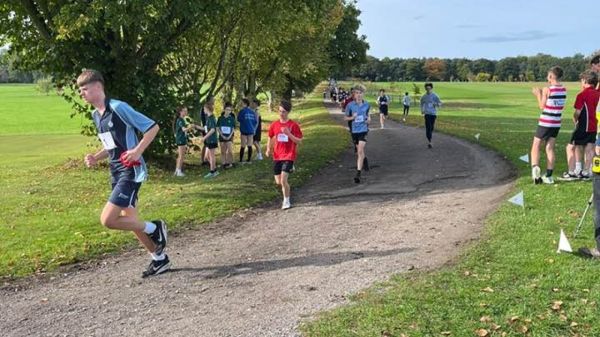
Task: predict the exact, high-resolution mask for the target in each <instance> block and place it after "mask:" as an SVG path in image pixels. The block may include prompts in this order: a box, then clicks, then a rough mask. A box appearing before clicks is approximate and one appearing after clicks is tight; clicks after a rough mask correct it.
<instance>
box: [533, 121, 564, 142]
mask: <svg viewBox="0 0 600 337" xmlns="http://www.w3.org/2000/svg"><path fill="white" fill-rule="evenodd" d="M558 131H560V128H548V127H545V126H539V125H538V127H537V130H536V131H535V137H536V138H539V139H543V140H548V139H549V138H556V137H557V136H558Z"/></svg>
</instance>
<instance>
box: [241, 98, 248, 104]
mask: <svg viewBox="0 0 600 337" xmlns="http://www.w3.org/2000/svg"><path fill="white" fill-rule="evenodd" d="M242 103H244V104H245V105H246V106H249V105H250V101H249V100H248V99H247V98H242Z"/></svg>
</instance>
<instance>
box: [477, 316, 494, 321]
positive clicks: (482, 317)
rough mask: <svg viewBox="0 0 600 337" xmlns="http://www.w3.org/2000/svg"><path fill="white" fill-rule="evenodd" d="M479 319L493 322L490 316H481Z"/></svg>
mask: <svg viewBox="0 0 600 337" xmlns="http://www.w3.org/2000/svg"><path fill="white" fill-rule="evenodd" d="M479 321H480V322H481V323H488V322H491V321H492V319H491V318H490V316H481V318H480V319H479Z"/></svg>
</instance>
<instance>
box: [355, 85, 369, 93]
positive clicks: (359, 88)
mask: <svg viewBox="0 0 600 337" xmlns="http://www.w3.org/2000/svg"><path fill="white" fill-rule="evenodd" d="M354 91H360V92H363V93H364V92H365V91H367V88H366V87H365V86H364V85H362V84H358V85H356V86H355V87H354Z"/></svg>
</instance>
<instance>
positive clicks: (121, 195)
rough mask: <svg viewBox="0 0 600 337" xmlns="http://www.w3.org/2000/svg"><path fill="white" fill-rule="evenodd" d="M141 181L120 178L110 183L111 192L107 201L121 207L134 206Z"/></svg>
mask: <svg viewBox="0 0 600 337" xmlns="http://www.w3.org/2000/svg"><path fill="white" fill-rule="evenodd" d="M140 187H142V183H136V182H135V181H131V180H125V179H121V180H118V181H117V182H115V183H112V192H111V193H110V197H109V198H108V201H109V202H110V203H112V204H115V205H117V206H119V207H123V208H135V205H136V203H137V199H138V192H139V191H140Z"/></svg>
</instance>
